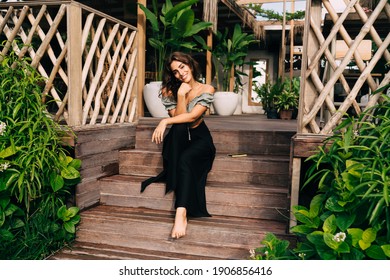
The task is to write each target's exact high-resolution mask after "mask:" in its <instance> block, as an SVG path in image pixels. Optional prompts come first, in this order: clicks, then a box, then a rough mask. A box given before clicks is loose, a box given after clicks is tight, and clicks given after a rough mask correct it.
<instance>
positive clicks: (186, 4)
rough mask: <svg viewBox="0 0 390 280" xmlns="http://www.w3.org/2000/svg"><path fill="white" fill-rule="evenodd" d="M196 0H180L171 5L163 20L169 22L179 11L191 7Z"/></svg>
mask: <svg viewBox="0 0 390 280" xmlns="http://www.w3.org/2000/svg"><path fill="white" fill-rule="evenodd" d="M197 2H198V0H188V1H182V2H180V3H179V4H177V5H175V6H173V8H172V9H170V10H169V11H168V12H167V13H166V14H165V20H166V21H168V22H171V21H172V20H173V18H174V17H175V16H176V15H177V13H179V12H180V11H182V10H184V9H186V8H188V7H191V6H192V5H193V4H195V3H197Z"/></svg>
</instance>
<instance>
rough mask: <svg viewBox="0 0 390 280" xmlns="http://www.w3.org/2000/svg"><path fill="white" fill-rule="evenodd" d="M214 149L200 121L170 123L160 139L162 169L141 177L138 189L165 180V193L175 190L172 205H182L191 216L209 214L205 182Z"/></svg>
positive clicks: (207, 130) (208, 133)
mask: <svg viewBox="0 0 390 280" xmlns="http://www.w3.org/2000/svg"><path fill="white" fill-rule="evenodd" d="M215 152H216V150H215V146H214V143H213V139H212V136H211V134H210V131H209V129H208V127H207V126H206V124H205V123H204V121H203V122H201V124H200V125H199V126H198V127H196V128H194V129H190V128H189V125H188V124H175V125H172V127H171V128H170V130H169V132H168V134H167V135H166V136H165V138H164V142H163V151H162V156H163V171H162V172H161V173H160V174H159V175H157V176H156V177H152V178H149V179H148V180H146V181H144V182H143V183H142V187H141V192H142V191H143V190H144V189H145V188H146V187H147V185H149V184H150V183H152V182H156V181H165V183H166V193H168V192H171V191H174V192H175V197H176V200H175V208H177V207H185V208H186V209H187V215H188V216H191V217H209V216H210V214H209V213H208V211H207V207H206V194H205V186H206V181H207V175H208V173H209V171H210V170H211V168H212V165H213V162H214V158H215Z"/></svg>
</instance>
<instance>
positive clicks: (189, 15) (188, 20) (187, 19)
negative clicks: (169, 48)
mask: <svg viewBox="0 0 390 280" xmlns="http://www.w3.org/2000/svg"><path fill="white" fill-rule="evenodd" d="M194 20H195V13H194V11H193V10H186V11H184V12H183V13H182V14H181V16H180V17H179V18H178V19H177V21H176V22H175V25H174V30H175V32H173V33H174V34H172V38H177V39H179V38H182V37H185V34H187V33H188V32H189V31H190V30H191V27H192V25H193V24H194Z"/></svg>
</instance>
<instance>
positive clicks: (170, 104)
mask: <svg viewBox="0 0 390 280" xmlns="http://www.w3.org/2000/svg"><path fill="white" fill-rule="evenodd" d="M213 101H214V95H213V94H211V93H207V92H205V93H202V94H199V95H198V96H195V97H194V98H193V99H192V100H191V101H190V102H189V103H188V104H187V112H188V113H189V112H191V111H192V109H193V108H194V107H195V105H197V104H200V105H202V106H205V107H207V108H210V105H211V103H213ZM161 102H162V103H163V105H164V106H165V109H166V110H167V111H169V110H172V109H175V108H176V107H177V101H176V100H175V99H174V97H173V96H163V97H161ZM204 115H205V113H203V115H202V116H201V117H200V118H199V119H201V118H203V116H204ZM199 119H198V120H199ZM198 120H196V121H195V122H194V123H196V122H197V121H198Z"/></svg>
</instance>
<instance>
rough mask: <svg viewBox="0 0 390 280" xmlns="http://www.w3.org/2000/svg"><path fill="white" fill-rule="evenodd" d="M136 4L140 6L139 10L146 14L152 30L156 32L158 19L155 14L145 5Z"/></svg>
mask: <svg viewBox="0 0 390 280" xmlns="http://www.w3.org/2000/svg"><path fill="white" fill-rule="evenodd" d="M138 5H139V7H140V8H141V10H142V11H143V12H144V13H145V16H146V18H147V20H149V22H150V24H151V26H152V29H153V31H155V32H158V31H159V26H158V19H157V17H156V15H155V14H154V13H153V12H152V11H151V10H149V9H148V8H147V7H145V6H144V5H142V4H140V3H139V4H138Z"/></svg>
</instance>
